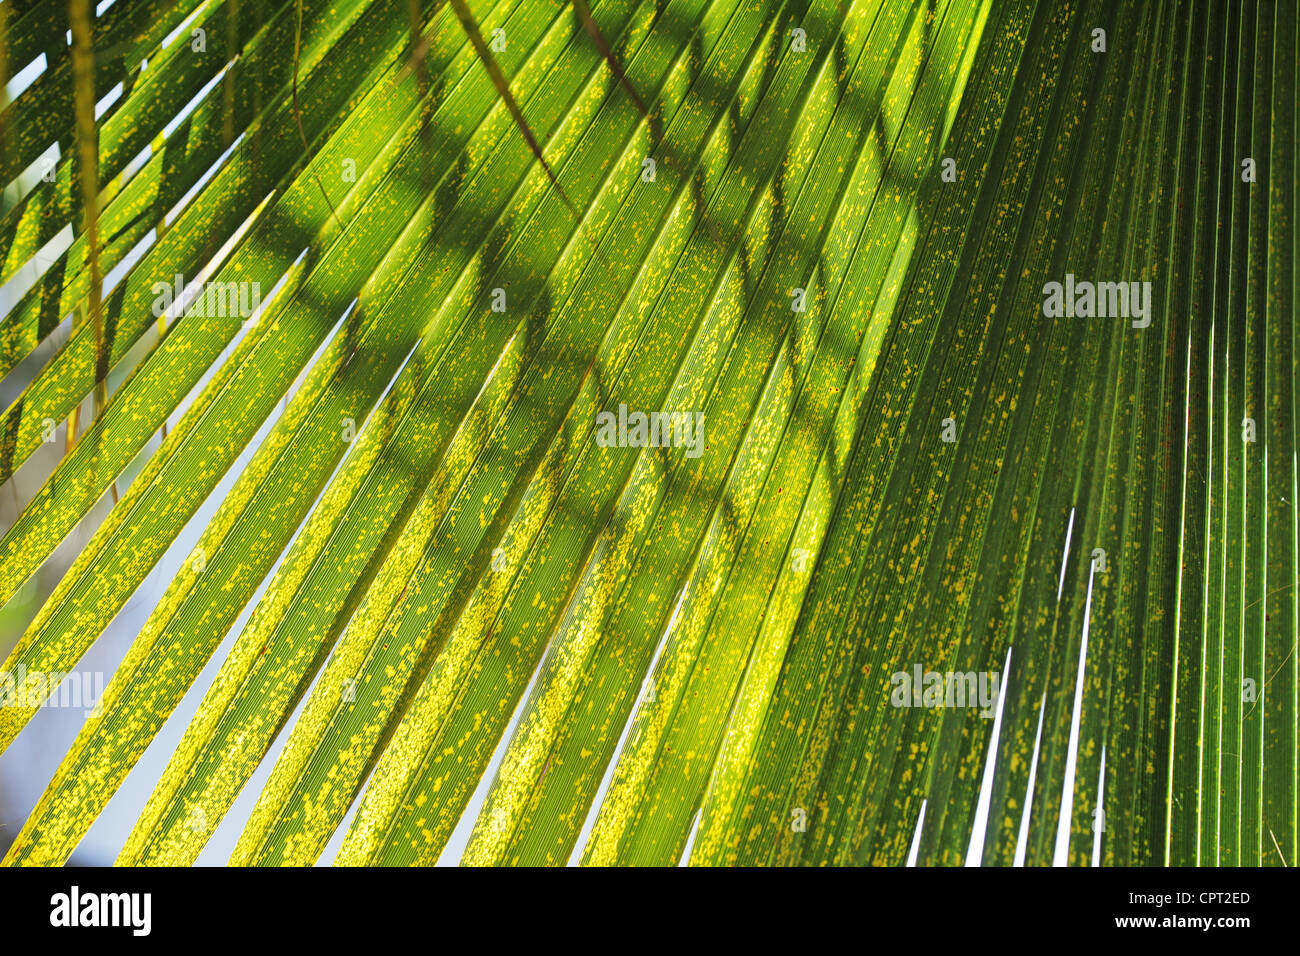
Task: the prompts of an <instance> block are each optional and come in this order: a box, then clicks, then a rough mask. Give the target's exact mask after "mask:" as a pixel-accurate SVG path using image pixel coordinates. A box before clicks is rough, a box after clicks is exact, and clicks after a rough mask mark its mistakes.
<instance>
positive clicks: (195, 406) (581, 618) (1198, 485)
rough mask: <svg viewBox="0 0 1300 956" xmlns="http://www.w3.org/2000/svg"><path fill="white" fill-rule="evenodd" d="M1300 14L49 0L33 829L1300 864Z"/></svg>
mask: <svg viewBox="0 0 1300 956" xmlns="http://www.w3.org/2000/svg"><path fill="white" fill-rule="evenodd" d="M1296 37H1297V34H1296V11H1295V10H1294V8H1293V5H1290V4H1285V3H1280V4H1274V3H1270V2H1262V0H1261V2H1253V0H1252V2H1245V3H1241V4H1235V5H1229V4H1222V3H1220V4H1210V5H1205V4H1193V3H1188V2H1185V0H1157V2H1152V3H1148V4H1120V3H1114V2H1109V0H1088V2H1084V3H1072V2H1065V0H1037V2H1034V0H1009V2H993V0H928V2H924V3H922V2H910V0H774V2H772V3H770V4H766V5H765V4H752V3H743V2H740V0H618V2H615V0H605V2H596V3H588V2H586V0H581V2H575V3H574V4H573V6H572V9H565V8H563V7H561V6H560V5H556V4H553V3H549V2H542V0H452V2H451V3H449V4H443V3H441V2H438V0H410V2H402V3H380V2H375V0H341V2H335V3H329V4H327V3H323V2H321V0H293V2H292V3H290V2H287V0H268V2H262V3H250V2H249V0H242V2H240V0H203V2H191V3H189V4H181V5H177V4H170V3H154V2H140V3H125V2H115V3H109V4H107V5H105V4H99V5H98V8H96V5H94V4H90V3H89V2H88V0H71V2H70V3H66V4H65V3H64V0H29V2H16V0H6V2H0V80H4V81H6V82H9V81H12V82H10V83H9V89H10V90H13V91H15V95H13V97H12V102H10V96H9V94H5V95H4V97H3V98H0V174H2V175H0V179H3V182H4V184H5V188H4V192H3V196H2V198H0V390H2V391H0V394H2V395H3V396H4V399H5V402H6V403H7V407H6V409H5V410H4V413H3V418H2V419H0V481H3V482H7V483H8V484H9V485H10V489H11V492H12V494H11V495H10V496H7V497H9V498H11V499H12V501H6V502H5V504H4V507H5V508H8V509H9V510H8V512H7V513H6V514H4V519H5V524H4V530H3V536H2V537H0V601H3V602H6V604H5V606H4V607H3V609H0V626H2V627H3V628H5V631H3V632H0V652H2V653H4V654H5V655H6V657H5V660H4V663H3V665H0V704H2V705H3V706H0V751H6V752H5V753H3V754H0V768H4V769H3V771H0V772H4V773H5V774H6V775H7V774H8V773H9V772H10V768H11V767H12V766H13V755H14V754H15V753H16V752H18V751H19V750H20V749H21V748H18V747H14V746H12V745H13V744H15V742H16V741H18V740H20V738H21V739H27V738H29V737H30V736H31V735H36V734H40V733H42V728H43V726H44V725H45V723H46V721H47V719H48V718H47V715H49V714H52V713H54V712H55V710H57V709H58V708H59V707H60V706H61V705H62V704H63V702H64V701H66V699H67V697H68V689H69V687H70V686H73V685H74V684H75V683H76V681H77V680H78V678H79V671H78V669H79V668H80V667H84V666H85V661H87V660H90V659H92V658H96V657H97V655H99V654H101V653H107V654H108V655H109V656H110V657H112V659H113V662H114V663H113V665H112V674H111V680H110V681H109V682H108V685H107V688H106V689H105V691H104V693H103V697H102V700H97V701H95V702H94V706H92V707H89V708H88V709H87V711H86V713H85V715H84V719H82V721H81V723H80V731H79V733H78V734H77V735H76V739H75V740H74V741H73V742H72V743H71V746H70V747H68V748H67V751H66V755H65V756H64V758H63V760H62V763H61V764H60V765H59V766H58V768H57V770H56V771H55V772H54V774H53V777H52V779H50V780H48V782H47V781H45V780H40V781H30V780H28V781H26V783H27V785H28V789H30V790H31V791H32V796H31V798H30V799H28V800H27V802H26V803H25V804H24V805H23V806H21V808H20V810H19V812H20V814H21V815H24V816H25V823H24V824H23V825H22V828H21V830H20V831H19V832H17V833H16V834H15V833H13V832H12V831H11V830H5V831H0V833H3V838H4V839H12V843H11V844H10V845H9V846H8V851H7V855H6V856H5V858H4V860H5V862H6V863H8V864H21V865H57V864H62V863H64V862H67V861H68V860H69V859H70V858H72V859H75V858H76V857H74V853H76V852H77V850H78V846H79V844H82V842H83V840H84V839H85V838H86V836H87V834H88V832H89V831H90V830H91V827H92V825H93V824H94V823H95V822H96V820H98V819H100V818H101V817H102V816H103V815H104V813H105V811H106V808H107V807H108V806H109V803H110V801H116V802H124V803H127V804H129V805H130V809H131V814H130V816H131V818H132V819H134V821H135V822H134V826H133V827H132V828H131V829H130V830H129V832H128V831H127V830H125V829H123V831H122V832H121V833H120V834H119V835H118V836H117V837H116V838H115V839H116V842H115V844H114V846H113V852H114V853H117V862H118V863H119V864H126V865H156V864H190V863H194V862H195V861H196V860H198V859H199V857H200V854H202V853H204V851H205V850H207V851H208V852H212V851H213V850H214V849H217V850H220V851H221V852H222V853H223V855H228V858H229V860H230V862H231V863H234V864H243V865H306V864H311V863H313V862H315V861H317V860H318V859H320V858H321V857H322V855H323V854H325V853H326V852H327V848H328V847H330V846H331V841H333V845H335V846H337V852H336V856H335V857H334V859H335V860H336V861H337V862H339V863H347V864H371V865H377V864H383V865H386V864H431V863H434V862H437V861H438V860H439V859H442V858H449V857H451V856H454V857H455V858H458V859H460V860H461V862H464V863H466V864H547V865H563V864H565V863H567V862H581V863H586V864H594V865H608V864H653V865H671V864H675V863H677V862H679V861H681V860H684V859H686V860H689V861H690V862H691V863H693V864H703V865H737V864H740V865H752V864H864V863H871V864H891V865H901V864H904V863H908V862H913V863H918V864H922V865H924V864H940V865H959V864H962V863H984V864H988V865H1010V864H1014V863H1027V864H1030V865H1039V864H1050V863H1053V862H1063V863H1069V864H1073V865H1088V864H1089V863H1093V864H1107V865H1134V864H1138V865H1147V864H1156V865H1160V864H1208V865H1220V864H1222V865H1235V864H1250V865H1255V864H1267V865H1291V864H1293V863H1294V862H1295V860H1296V859H1297V849H1298V848H1300V847H1298V845H1297V819H1296V807H1297V799H1296V790H1297V743H1298V742H1297V713H1298V712H1300V697H1298V693H1300V671H1298V670H1297V663H1296V648H1297V637H1298V628H1297V622H1298V621H1300V605H1298V604H1297V601H1298V600H1300V599H1298V598H1297V591H1296V577H1297V556H1298V553H1300V541H1298V538H1300V531H1298V526H1297V509H1296V497H1297V464H1296V454H1295V445H1296V409H1295V396H1296V387H1297V361H1296V354H1297V353H1296V341H1295V325H1296V323H1295V300H1294V297H1293V293H1292V279H1293V277H1294V272H1295V268H1296V258H1295V249H1296V245H1295V240H1294V223H1295V216H1296V213H1297V209H1296V195H1295V186H1294V183H1295V175H1294V174H1295V142H1296V128H1295V120H1296V117H1295V93H1296V86H1297V78H1298V76H1300V74H1298V73H1297V69H1296ZM65 41H66V42H65ZM38 60H39V62H37V61H38ZM33 63H36V66H35V67H31V68H29V65H30V64H33ZM42 64H43V65H42ZM20 78H21V82H19V80H20ZM1085 287H1086V290H1087V291H1086V292H1085V291H1084V290H1085ZM250 293H251V294H250ZM1058 306H1059V307H1058ZM60 429H62V430H63V432H64V434H65V436H66V451H65V450H64V448H63V447H62V446H60V444H59V442H58V441H57V436H58V433H59V430H60ZM52 445H53V446H54V447H53V448H51V447H50V446H52ZM158 579H161V580H162V581H163V582H165V589H163V591H162V593H161V596H160V597H159V598H158V599H157V600H156V602H147V603H145V604H144V605H143V606H140V604H139V595H145V594H148V593H149V588H150V586H151V584H150V582H152V581H155V580H158ZM133 596H135V599H134V600H133ZM137 613H139V620H138V622H137V623H136V625H135V626H134V627H133V630H134V631H135V633H134V634H133V635H132V638H131V641H130V644H129V647H123V648H117V649H112V648H109V649H107V650H106V649H105V643H106V641H107V640H108V638H107V637H106V635H108V634H111V633H113V632H114V628H115V627H120V626H121V623H122V622H123V621H127V620H134V618H133V617H132V615H134V614H137ZM88 654H89V655H90V657H88ZM936 681H937V685H936V683H935V682H936ZM60 684H62V686H60ZM936 688H937V690H936ZM955 692H956V695H955V696H954V693H955ZM169 727H171V728H173V729H174V730H175V733H174V734H171V735H170V736H169V735H168V734H169V731H168V730H167V728H169ZM160 746H163V747H164V749H165V752H164V753H162V754H161V756H159V754H158V749H159V747H160ZM146 754H151V756H150V757H149V758H147V759H146ZM146 770H147V771H148V772H147V776H148V779H147V780H146V781H144V789H141V777H142V775H145V774H144V772H145V771H146ZM133 771H135V772H134V773H133ZM20 772H21V770H20ZM42 789H43V792H39V791H41V790H42ZM38 792H39V793H38ZM241 794H243V795H244V797H245V799H244V801H240V800H239V798H240V796H241ZM38 795H39V799H37V797H38ZM33 804H34V805H33ZM223 821H225V826H224V827H223V826H222V824H223ZM219 831H220V833H219ZM119 849H120V852H119ZM331 852H333V851H331Z"/></svg>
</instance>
